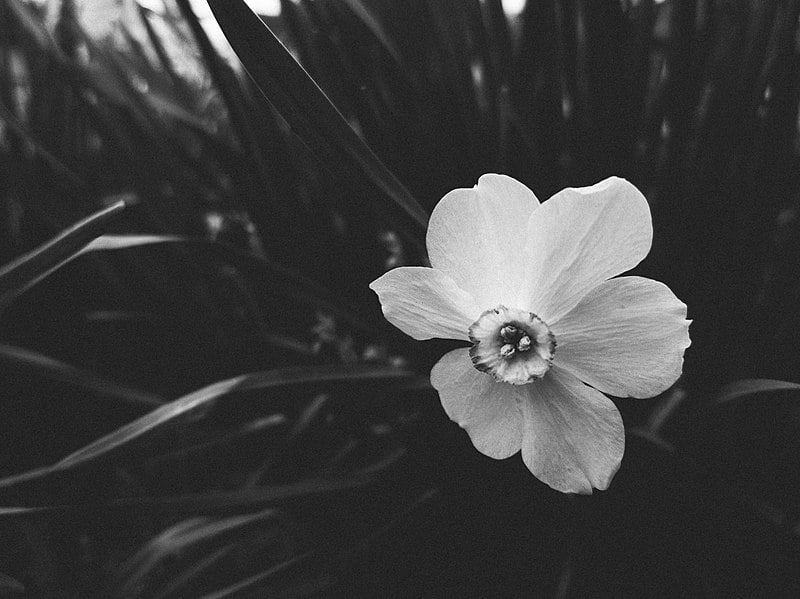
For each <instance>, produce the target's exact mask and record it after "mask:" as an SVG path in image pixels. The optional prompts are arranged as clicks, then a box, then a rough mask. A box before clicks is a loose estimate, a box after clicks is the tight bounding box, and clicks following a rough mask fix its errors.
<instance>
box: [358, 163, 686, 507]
mask: <svg viewBox="0 0 800 599" xmlns="http://www.w3.org/2000/svg"><path fill="white" fill-rule="evenodd" d="M652 238H653V228H652V224H651V219H650V209H649V207H648V205H647V201H646V200H645V198H644V196H643V195H642V194H641V193H640V192H639V190H638V189H636V187H634V186H633V185H632V184H631V183H629V182H628V181H625V180H624V179H619V178H616V177H612V178H609V179H606V180H605V181H602V182H600V183H598V184H596V185H593V186H591V187H582V188H575V189H571V188H570V189H564V190H563V191H560V192H559V193H557V194H556V195H554V196H553V197H552V198H550V199H549V200H548V201H547V202H545V203H543V204H540V203H539V201H538V200H537V199H536V196H534V195H533V193H532V192H531V191H530V190H529V189H528V188H527V187H525V186H524V185H523V184H521V183H520V182H518V181H516V180H515V179H512V178H511V177H507V176H504V175H493V174H489V175H484V176H482V177H481V178H480V180H479V181H478V184H477V185H476V186H475V187H474V188H472V189H456V190H454V191H451V192H450V193H448V194H447V195H446V196H444V198H442V200H441V201H440V202H439V204H438V205H437V206H436V208H435V209H434V211H433V214H432V215H431V219H430V223H429V225H428V234H427V246H428V253H429V256H430V261H431V264H432V266H433V268H424V267H400V268H395V269H394V270H391V271H389V272H387V273H386V274H384V275H383V276H381V277H380V278H378V279H377V280H375V281H373V282H372V284H371V285H370V288H371V289H372V290H373V291H375V292H376V293H377V294H378V297H379V299H380V302H381V304H382V308H383V313H384V315H385V316H386V318H387V319H388V320H389V322H391V323H392V324H394V325H395V326H397V327H398V328H399V329H401V330H402V331H404V332H405V333H407V334H408V335H411V336H412V337H413V338H414V339H431V338H434V337H439V338H446V339H460V340H463V341H469V342H471V343H472V347H470V348H466V347H465V348H462V349H456V350H453V351H451V352H449V353H448V354H446V355H445V356H444V357H442V359H441V360H439V362H438V363H437V364H436V365H435V366H434V367H433V370H432V371H431V383H432V384H433V386H434V387H435V388H436V389H437V391H438V392H439V397H440V398H441V401H442V406H443V407H444V409H445V412H447V415H448V416H449V417H450V418H451V419H452V420H453V421H455V422H457V423H458V424H459V425H460V426H461V427H462V428H464V429H465V430H466V431H467V433H468V434H469V436H470V439H471V440H472V443H473V444H474V445H475V448H476V449H477V450H478V451H480V452H481V453H483V454H485V455H487V456H489V457H492V458H496V459H503V458H507V457H509V456H511V455H513V454H514V453H516V452H517V451H520V450H521V452H522V459H523V460H524V462H525V464H526V465H527V467H528V469H529V470H530V471H531V472H532V473H533V474H534V475H535V476H536V477H537V478H539V479H540V480H541V481H543V482H545V483H546V484H548V485H550V486H551V487H553V488H554V489H557V490H559V491H563V492H568V493H591V492H592V488H593V487H594V488H597V489H606V488H607V487H608V485H609V483H610V482H611V479H612V478H613V476H614V474H615V473H616V472H617V470H618V469H619V465H620V461H621V459H622V454H623V452H624V449H625V430H624V427H623V424H622V418H621V417H620V415H619V412H618V411H617V408H616V406H615V405H614V403H613V402H612V401H611V400H610V399H608V398H607V397H606V396H605V395H603V393H608V394H611V395H614V396H618V397H639V398H643V397H652V396H654V395H657V394H659V393H661V392H662V391H664V390H665V389H667V388H668V387H669V386H670V385H672V384H673V383H674V382H675V380H676V379H677V378H678V376H680V373H681V368H682V366H683V353H684V350H685V349H686V348H687V347H688V346H689V343H690V341H689V323H690V321H688V320H686V305H685V304H684V303H683V302H681V301H680V300H678V299H677V298H676V297H675V295H674V294H673V293H672V291H670V289H669V288H668V287H667V286H666V285H664V284H663V283H659V282H657V281H653V280H651V279H645V278H642V277H631V276H628V277H618V278H611V277H616V275H619V274H620V273H623V272H625V271H627V270H629V269H631V268H633V267H634V266H636V265H637V264H638V263H639V262H640V261H641V260H642V259H643V258H644V257H645V256H646V255H647V253H648V252H649V251H650V245H651V242H652Z"/></svg>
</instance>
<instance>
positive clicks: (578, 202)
mask: <svg viewBox="0 0 800 599" xmlns="http://www.w3.org/2000/svg"><path fill="white" fill-rule="evenodd" d="M527 238H528V245H527V246H526V248H525V255H526V259H527V267H526V268H527V273H528V274H527V276H526V280H525V291H524V297H525V298H526V301H525V303H524V304H519V307H521V308H527V309H529V310H530V311H531V312H533V313H534V314H536V315H538V316H539V317H540V318H542V319H543V320H544V321H545V322H547V323H552V322H555V321H556V320H558V318H559V317H560V316H563V315H564V314H566V313H567V312H569V311H570V310H571V309H572V308H573V307H575V305H576V304H577V303H578V302H579V301H580V300H581V298H582V297H583V296H584V295H586V294H587V293H588V292H589V291H590V290H591V289H593V288H594V287H596V286H597V285H598V284H600V283H602V282H603V281H605V280H606V279H608V278H610V277H613V276H615V275H618V274H620V273H623V272H625V271H626V270H629V269H631V268H633V267H634V266H636V265H637V264H638V263H639V262H641V260H642V259H643V258H644V257H645V256H646V255H647V252H649V251H650V245H651V243H652V240H653V226H652V222H651V219H650V208H649V206H648V205H647V200H645V198H644V196H643V195H642V194H641V192H639V190H638V189H636V187H634V186H633V185H632V184H631V183H629V182H628V181H626V180H624V179H620V178H618V177H610V178H608V179H605V180H604V181H601V182H600V183H597V184H596V185H592V186H591V187H580V188H568V189H564V190H562V191H560V192H558V193H557V194H556V195H554V196H553V197H552V198H550V199H549V200H547V201H546V202H545V203H544V204H542V206H541V208H539V210H537V211H535V212H534V213H533V214H532V215H531V217H530V220H529V222H528V233H527Z"/></svg>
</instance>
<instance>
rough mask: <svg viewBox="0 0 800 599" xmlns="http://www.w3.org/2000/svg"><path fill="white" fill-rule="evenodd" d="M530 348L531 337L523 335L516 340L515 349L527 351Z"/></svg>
mask: <svg viewBox="0 0 800 599" xmlns="http://www.w3.org/2000/svg"><path fill="white" fill-rule="evenodd" d="M530 348H531V338H530V337H528V336H527V335H523V336H522V337H521V338H520V340H519V341H517V349H518V350H519V351H528V350H529V349H530Z"/></svg>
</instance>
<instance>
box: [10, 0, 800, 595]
mask: <svg viewBox="0 0 800 599" xmlns="http://www.w3.org/2000/svg"><path fill="white" fill-rule="evenodd" d="M211 5H212V8H214V10H215V14H216V16H217V18H218V19H219V21H220V23H221V24H222V28H223V31H224V32H225V34H226V35H227V36H228V39H230V41H231V43H232V45H233V47H234V48H235V49H236V52H237V53H238V56H239V58H240V59H241V61H242V63H243V64H244V66H245V67H246V69H247V70H248V71H249V73H250V75H252V78H251V77H249V76H248V75H247V72H246V71H244V70H243V69H242V68H241V65H240V63H239V62H237V61H236V59H235V58H234V53H233V52H232V51H231V49H230V48H229V47H227V46H226V45H225V44H224V42H221V41H220V40H219V39H218V38H217V36H213V35H212V39H209V37H208V35H209V34H208V32H209V31H212V29H211V25H210V23H211V17H210V16H209V15H208V14H207V11H206V13H204V14H205V15H206V16H205V17H203V14H200V15H198V13H197V12H196V11H197V9H198V8H200V7H199V5H195V6H194V8H193V7H192V5H190V4H189V3H188V2H187V1H183V0H175V1H173V0H168V1H167V2H165V3H164V7H163V9H162V8H159V7H155V5H154V4H152V3H149V4H147V6H149V8H144V7H139V6H138V5H135V4H133V3H130V4H126V5H125V6H124V10H123V8H120V9H119V11H120V12H119V15H120V16H119V21H115V22H113V23H109V27H108V31H106V32H105V33H103V34H102V35H101V34H98V33H96V32H94V30H92V33H90V32H89V31H88V29H87V23H90V22H92V18H93V13H92V12H91V10H93V9H91V8H90V7H89V5H88V4H87V5H84V6H83V7H82V6H81V5H80V4H75V3H73V2H70V1H64V2H62V3H61V4H59V3H56V2H48V3H43V4H42V3H27V2H24V1H22V0H0V209H2V217H0V258H2V263H3V264H5V265H6V266H4V267H3V268H2V269H0V476H2V477H3V478H2V479H0V540H2V542H0V596H6V595H7V596H12V597H14V596H20V597H95V596H96V597H112V596H113V597H200V596H208V597H309V596H312V597H329V596H347V597H353V596H365V597H369V596H376V597H436V596H458V597H466V596H474V597H492V596H500V597H529V596H556V597H587V596H616V597H627V596H630V597H643V596H648V597H661V596H663V597H695V596H702V597H733V596H747V597H753V596H770V597H778V596H798V595H800V494H799V493H798V491H799V490H800V467H799V466H798V463H799V462H798V457H799V456H800V453H799V452H798V450H800V434H798V433H800V411H798V406H800V404H798V400H800V391H798V388H799V387H797V386H796V385H794V384H793V383H800V370H799V369H798V368H799V367H800V343H798V342H797V338H798V332H800V297H799V295H800V286H799V283H800V273H799V272H798V264H800V226H799V225H798V203H799V202H800V168H799V167H800V160H799V158H800V132H799V130H798V122H800V113H799V111H798V105H799V104H800V95H799V94H800V22H799V21H798V18H799V17H800V2H797V1H796V0H795V1H775V0H729V1H722V0H716V1H712V0H666V1H665V2H661V3H654V2H652V1H651V2H648V1H645V0H639V1H633V0H630V1H622V2H615V1H611V0H604V1H596V0H566V1H563V2H557V1H546V0H528V2H527V4H526V6H525V8H524V10H523V11H522V13H520V14H519V15H514V16H513V17H511V18H506V16H505V15H504V13H503V8H502V4H501V2H500V1H499V0H482V1H478V0H404V1H403V2H400V1H397V0H395V1H392V0H298V1H289V0H286V1H283V2H281V3H280V5H281V16H280V17H268V18H265V22H266V23H267V25H269V27H270V28H271V30H272V31H273V32H274V33H275V34H277V36H278V37H279V38H280V40H281V41H282V42H283V44H285V46H283V45H281V43H280V42H278V41H277V38H274V37H272V35H271V34H270V33H269V32H268V31H267V30H266V29H265V28H264V27H263V25H262V23H261V21H259V20H258V19H257V18H256V17H254V16H253V15H252V13H249V11H247V10H243V4H241V3H240V2H239V1H238V0H237V1H233V0H227V1H225V2H222V1H213V2H211ZM94 10H96V6H95V8H94ZM107 14H113V11H112V12H111V13H103V15H104V16H103V18H108V17H107ZM201 21H202V22H201ZM93 24H94V25H97V21H96V20H95V21H94V23H93ZM204 27H205V28H204ZM220 39H221V38H220ZM287 48H288V50H287ZM293 57H295V58H297V59H299V61H300V63H301V64H302V65H303V67H304V68H305V69H306V70H307V72H308V74H310V76H311V77H313V80H314V81H316V83H317V84H319V86H320V87H321V89H322V90H324V92H325V94H327V97H328V98H329V99H330V101H331V102H332V103H333V105H335V106H336V108H337V109H338V111H339V113H340V114H341V116H340V114H338V113H337V112H336V111H335V110H334V109H333V108H332V106H331V105H330V104H329V103H328V102H327V100H326V98H325V96H324V95H322V93H321V92H320V90H319V89H317V88H316V87H315V86H314V85H313V82H312V81H311V80H310V79H309V78H308V77H307V76H306V75H305V74H304V73H303V71H302V70H300V69H298V68H297V66H296V64H295V63H294V61H293ZM342 117H343V118H342ZM343 119H344V120H343ZM345 123H347V124H349V127H348V126H347V125H346V124H345ZM351 127H352V129H351ZM353 131H356V132H357V133H358V135H355V134H354V133H353ZM373 152H374V154H373ZM486 172H501V173H506V174H509V175H512V176H514V177H516V178H518V179H519V180H521V181H523V182H524V183H526V184H527V185H528V186H529V187H530V188H531V189H532V190H534V192H535V193H536V194H537V196H538V197H539V199H540V200H545V199H546V198H548V197H549V196H551V195H552V194H553V193H555V192H556V191H558V190H560V189H562V188H563V187H566V186H581V185H588V184H592V183H595V182H597V181H599V180H601V179H603V178H605V177H607V176H610V175H618V176H622V177H625V178H628V179H629V180H630V181H632V182H633V183H634V184H635V185H637V186H638V187H639V188H640V189H641V190H642V191H643V193H644V194H645V196H646V197H647V199H648V201H649V202H650V206H651V211H652V214H653V220H654V229H655V239H654V244H653V249H652V251H651V253H650V255H649V257H648V258H647V259H646V260H645V261H644V262H643V263H642V264H641V265H640V266H639V267H637V269H636V271H635V272H636V273H637V274H641V275H643V276H647V277H651V278H654V279H658V280H660V281H663V282H665V283H666V284H668V285H669V286H670V288H671V289H672V290H673V291H674V292H675V294H676V295H677V296H678V297H679V298H681V299H682V300H683V301H684V302H686V304H687V305H688V306H689V318H691V319H693V321H694V322H693V324H692V327H691V337H692V346H691V347H690V348H689V350H688V351H687V353H686V362H685V368H684V376H683V377H682V378H681V379H680V380H679V381H678V383H677V384H676V385H675V387H674V388H673V389H671V390H669V391H667V392H666V393H665V394H663V396H661V397H658V398H654V399H652V400H645V401H642V400H630V399H628V400H625V399H622V400H619V401H618V402H617V405H618V407H619V408H620V411H621V412H622V415H623V419H624V421H625V424H626V429H627V434H628V437H627V447H626V454H625V457H624V459H623V462H622V467H621V470H620V472H619V473H618V474H617V476H616V478H615V480H614V481H613V483H612V485H611V487H610V489H609V490H608V491H605V492H596V493H595V494H594V495H593V496H590V497H572V496H565V495H562V494H559V493H557V492H555V491H552V490H551V489H549V488H548V487H546V486H545V485H543V484H542V483H540V482H539V481H537V480H536V479H535V478H534V477H532V476H531V475H530V473H529V472H528V471H527V469H526V468H525V467H524V465H523V464H522V461H521V459H520V458H519V456H514V457H512V458H510V459H508V460H505V461H502V462H496V461H494V460H491V459H489V458H485V457H484V456H482V455H480V454H479V453H478V452H477V451H475V450H474V448H473V447H472V445H471V443H470V442H469V439H468V437H467V435H466V433H464V432H463V431H462V430H461V429H459V428H458V426H457V425H455V424H454V423H452V422H450V421H449V420H448V419H447V416H446V415H445V414H444V412H443V410H442V409H441V406H440V404H439V402H438V398H437V396H436V393H435V392H434V391H432V390H431V389H430V386H429V382H428V378H427V376H428V372H429V371H430V367H431V365H432V364H433V363H434V362H435V361H436V360H437V359H438V357H440V356H441V355H442V354H443V353H444V352H445V351H446V350H447V349H450V348H451V347H452V344H450V343H449V342H441V341H428V342H415V341H413V340H411V339H409V338H407V337H405V336H404V335H403V334H401V333H400V332H399V331H397V330H396V329H394V328H393V327H391V325H389V324H388V323H387V322H385V321H384V320H383V318H382V316H381V313H380V309H379V305H378V302H377V299H376V298H375V296H374V294H372V292H371V291H369V289H368V287H367V285H368V284H369V282H370V281H372V280H373V279H374V278H376V277H377V276H379V275H380V274H381V273H382V272H384V271H385V270H386V269H388V268H391V267H394V266H398V265H403V264H408V265H419V264H424V261H425V259H426V258H425V255H424V244H423V240H424V222H425V218H426V213H429V211H430V210H431V208H432V207H433V206H434V205H435V203H436V202H437V201H438V199H439V198H440V197H441V196H442V195H444V193H446V192H447V191H449V190H451V189H454V188H456V187H471V186H472V185H474V184H475V182H476V181H477V179H478V177H479V176H480V175H481V174H483V173H486ZM119 201H123V202H124V204H118V203H117V202H119ZM103 209H105V210H106V212H104V213H101V214H99V215H96V216H94V217H93V218H90V219H89V220H86V221H82V222H80V224H79V225H78V226H74V225H76V223H79V221H81V220H82V219H84V218H86V217H88V216H90V215H92V214H96V213H98V211H101V210H103ZM70 227H73V228H72V229H69V228H70ZM101 235H102V237H99V239H100V240H101V241H98V242H94V245H90V246H89V249H88V250H86V251H84V252H83V253H82V254H81V255H76V254H77V252H78V251H79V250H80V249H81V248H82V247H84V246H85V245H86V244H87V243H89V242H90V241H92V239H96V238H98V236H101ZM132 235H137V236H138V237H131V236H132ZM57 236H59V237H57ZM122 236H125V237H122ZM142 236H147V237H142ZM51 240H55V241H53V242H52V243H50V244H49V245H43V244H46V243H47V242H48V241H51ZM79 450H80V451H79ZM76 452H77V453H76Z"/></svg>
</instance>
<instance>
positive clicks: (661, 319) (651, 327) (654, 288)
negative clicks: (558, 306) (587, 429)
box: [551, 277, 691, 397]
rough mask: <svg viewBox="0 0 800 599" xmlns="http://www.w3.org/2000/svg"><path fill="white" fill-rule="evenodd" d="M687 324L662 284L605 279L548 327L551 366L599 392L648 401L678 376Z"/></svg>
mask: <svg viewBox="0 0 800 599" xmlns="http://www.w3.org/2000/svg"><path fill="white" fill-rule="evenodd" d="M689 323H690V321H688V320H686V304H684V303H683V302H682V301H680V300H679V299H678V298H677V297H675V294H674V293H672V291H671V290H670V288H669V287H667V286H666V285H664V284H663V283H659V282H658V281H653V280H651V279H645V278H642V277H620V278H618V279H611V280H609V281H605V282H604V283H601V284H600V285H598V286H597V287H595V288H594V289H593V290H592V291H590V292H589V294H588V295H586V296H585V297H584V298H583V299H582V300H581V301H580V303H578V305H577V306H575V307H574V308H573V309H572V310H571V311H570V312H569V313H568V314H566V315H565V316H564V317H563V318H562V319H561V320H559V321H558V322H556V323H555V324H553V325H552V327H551V328H552V331H553V334H554V335H555V337H556V342H557V343H558V347H557V349H556V355H555V363H556V364H557V365H558V366H560V367H562V368H564V369H566V370H569V371H570V372H571V373H572V374H574V375H575V376H577V377H578V378H579V379H581V380H582V381H585V382H586V383H589V384H590V385H592V386H593V387H595V388H597V389H599V390H600V391H603V392H605V393H610V394H611V395H616V396H618V397H626V396H631V397H652V396H654V395H658V394H659V393H661V392H662V391H664V390H665V389H667V388H668V387H669V386H670V385H672V384H673V383H674V382H675V381H676V379H677V378H678V377H679V376H680V374H681V369H682V367H683V352H684V351H685V350H686V348H687V347H689V344H690V343H691V341H690V340H689Z"/></svg>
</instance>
